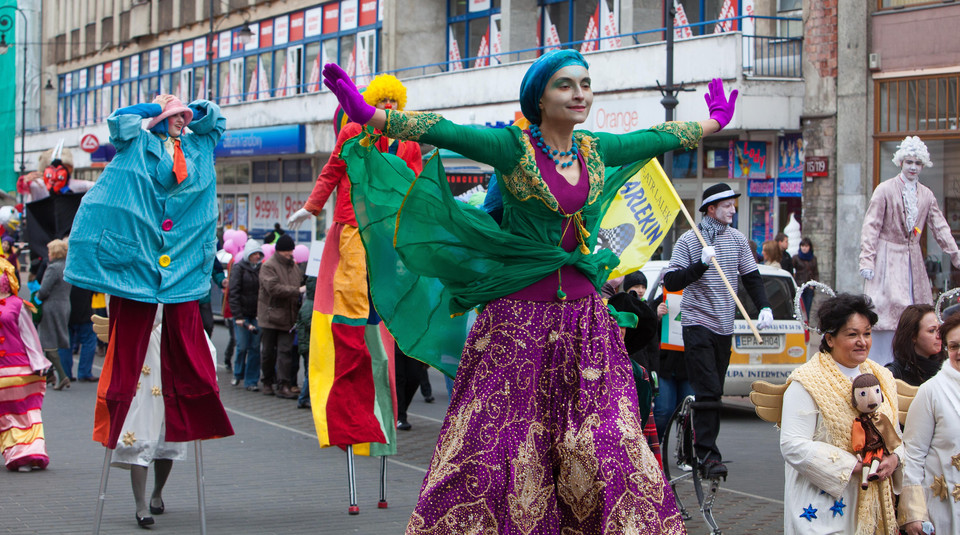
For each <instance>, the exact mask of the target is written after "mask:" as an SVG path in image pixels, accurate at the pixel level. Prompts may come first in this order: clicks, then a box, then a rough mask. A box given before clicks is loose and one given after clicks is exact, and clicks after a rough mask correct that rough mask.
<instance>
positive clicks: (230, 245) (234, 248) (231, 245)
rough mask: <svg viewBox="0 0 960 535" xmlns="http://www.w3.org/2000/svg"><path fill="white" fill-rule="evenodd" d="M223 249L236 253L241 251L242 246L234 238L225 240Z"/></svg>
mask: <svg viewBox="0 0 960 535" xmlns="http://www.w3.org/2000/svg"><path fill="white" fill-rule="evenodd" d="M223 250H224V251H226V252H228V253H230V254H232V255H235V254H237V253H238V252H240V246H239V245H237V243H236V242H234V241H233V240H227V241H225V242H223Z"/></svg>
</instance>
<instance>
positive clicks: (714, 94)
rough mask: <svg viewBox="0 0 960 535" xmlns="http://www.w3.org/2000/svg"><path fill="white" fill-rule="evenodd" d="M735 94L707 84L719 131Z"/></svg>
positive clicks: (729, 113) (719, 85)
mask: <svg viewBox="0 0 960 535" xmlns="http://www.w3.org/2000/svg"><path fill="white" fill-rule="evenodd" d="M324 74H326V71H324ZM737 94H738V93H737V90H736V89H734V90H733V91H731V92H730V100H727V96H726V95H724V93H723V81H722V80H720V79H719V78H714V79H713V80H710V83H709V84H707V94H706V95H703V99H704V100H706V101H707V108H709V109H710V118H711V119H713V120H714V121H716V122H718V123H720V130H723V127H725V126H727V124H729V123H730V119H731V118H733V111H734V109H735V108H736V106H735V105H734V104H736V102H737Z"/></svg>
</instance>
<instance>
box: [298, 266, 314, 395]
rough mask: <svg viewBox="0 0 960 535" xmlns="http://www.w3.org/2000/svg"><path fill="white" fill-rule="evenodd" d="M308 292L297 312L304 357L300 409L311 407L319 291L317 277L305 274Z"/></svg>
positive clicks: (300, 343) (299, 344)
mask: <svg viewBox="0 0 960 535" xmlns="http://www.w3.org/2000/svg"><path fill="white" fill-rule="evenodd" d="M305 279H306V284H305V286H306V288H307V292H306V293H305V294H303V302H302V303H300V312H298V313H297V353H299V354H300V358H302V359H303V376H304V381H303V390H302V391H301V392H300V397H299V398H297V408H298V409H309V408H310V381H309V375H310V328H311V326H312V320H313V294H314V292H316V291H317V278H316V277H311V276H309V275H307V276H305Z"/></svg>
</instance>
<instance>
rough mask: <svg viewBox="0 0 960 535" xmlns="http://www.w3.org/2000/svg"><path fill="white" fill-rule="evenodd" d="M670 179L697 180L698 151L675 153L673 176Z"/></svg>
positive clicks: (677, 151)
mask: <svg viewBox="0 0 960 535" xmlns="http://www.w3.org/2000/svg"><path fill="white" fill-rule="evenodd" d="M670 178H672V179H676V178H697V149H693V150H686V151H685V150H675V151H673V176H672V177H670Z"/></svg>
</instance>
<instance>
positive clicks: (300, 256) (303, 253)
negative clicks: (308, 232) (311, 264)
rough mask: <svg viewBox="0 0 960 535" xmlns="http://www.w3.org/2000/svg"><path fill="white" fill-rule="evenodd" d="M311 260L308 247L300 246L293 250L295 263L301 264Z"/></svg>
mask: <svg viewBox="0 0 960 535" xmlns="http://www.w3.org/2000/svg"><path fill="white" fill-rule="evenodd" d="M307 260H310V249H308V248H307V246H306V245H304V244H302V243H301V244H300V245H298V246H296V247H294V248H293V261H294V262H296V263H298V264H300V263H303V262H306V261H307Z"/></svg>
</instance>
